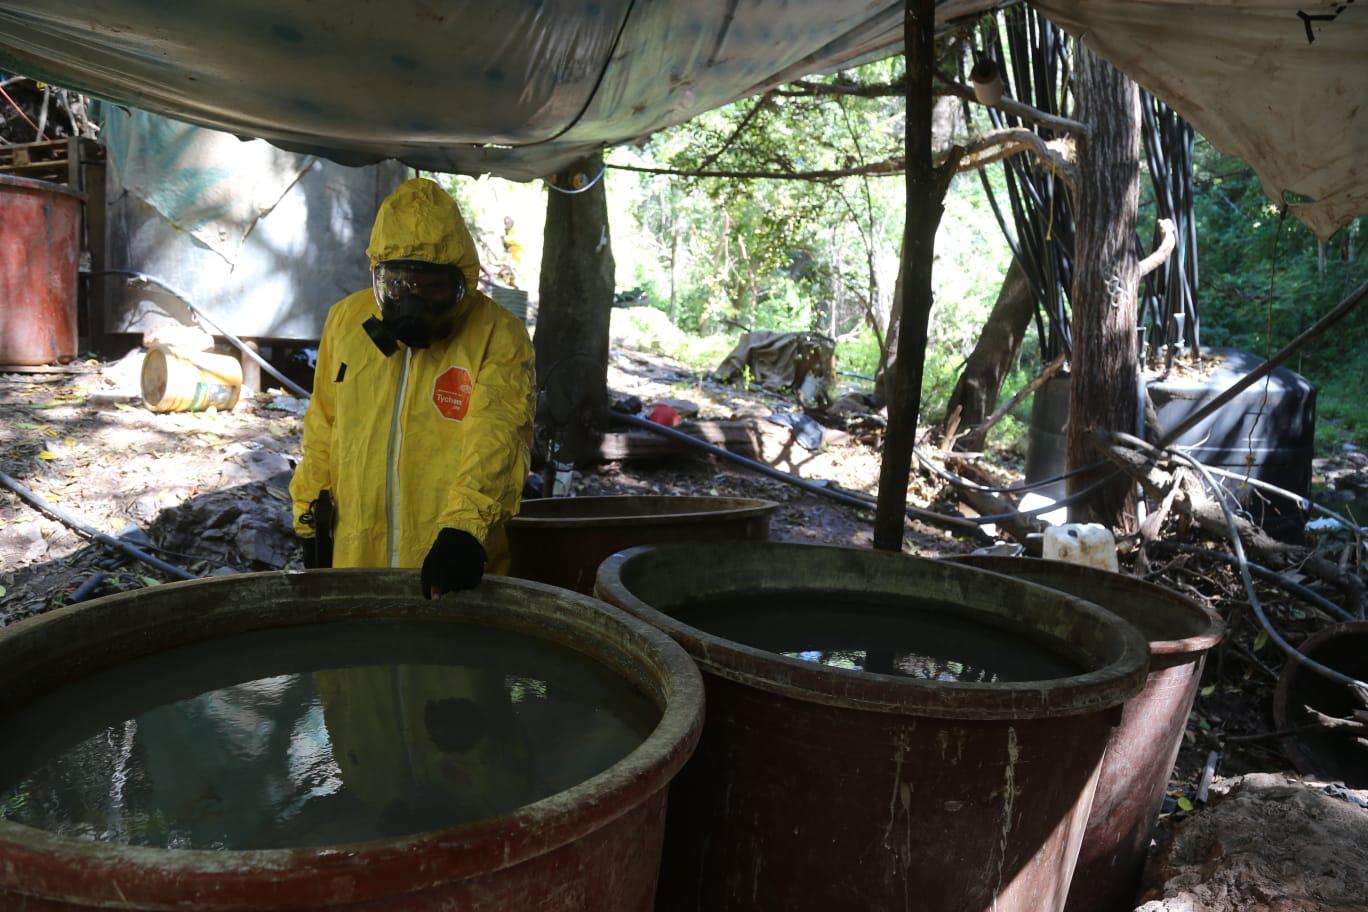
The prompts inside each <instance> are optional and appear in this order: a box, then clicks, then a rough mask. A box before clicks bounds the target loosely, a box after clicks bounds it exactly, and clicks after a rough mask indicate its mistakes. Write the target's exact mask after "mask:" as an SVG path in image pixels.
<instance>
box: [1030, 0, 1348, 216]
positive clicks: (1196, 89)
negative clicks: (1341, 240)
mask: <svg viewBox="0 0 1368 912" xmlns="http://www.w3.org/2000/svg"><path fill="white" fill-rule="evenodd" d="M1035 5H1036V6H1037V7H1038V8H1039V9H1040V10H1041V11H1042V12H1043V13H1045V15H1047V16H1049V17H1050V18H1051V19H1052V20H1054V21H1055V22H1056V23H1057V24H1059V25H1060V26H1062V27H1064V28H1065V29H1066V30H1068V31H1069V32H1070V33H1071V34H1073V35H1074V37H1076V38H1080V39H1081V40H1082V41H1083V43H1084V44H1085V45H1086V46H1088V47H1089V48H1091V49H1092V50H1093V51H1095V52H1096V53H1098V54H1099V55H1100V56H1102V57H1104V58H1106V59H1107V60H1108V61H1110V62H1111V63H1112V64H1113V65H1114V66H1116V67H1117V69H1119V70H1121V71H1122V72H1124V73H1126V74H1128V75H1129V76H1130V77H1131V78H1132V79H1134V80H1135V81H1136V82H1138V83H1140V84H1141V85H1143V86H1144V87H1145V88H1147V89H1149V90H1150V91H1151V92H1152V93H1154V94H1155V95H1156V96H1158V97H1159V98H1162V99H1163V100H1164V101H1166V102H1168V104H1169V105H1170V106H1171V107H1172V108H1173V109H1174V110H1175V111H1177V112H1178V113H1179V114H1181V115H1182V116H1183V117H1184V118H1186V119H1187V120H1188V122H1189V123H1191V124H1192V125H1193V127H1194V128H1196V130H1197V132H1199V133H1201V134H1202V135H1203V136H1205V137H1206V138H1207V139H1208V140H1210V141H1211V143H1212V145H1214V146H1216V147H1217V148H1218V149H1220V150H1222V151H1223V152H1227V153H1230V154H1232V155H1238V156H1239V157H1240V158H1242V159H1244V160H1245V161H1246V162H1248V163H1249V164H1250V166H1251V167H1253V168H1254V170H1255V171H1256V172H1257V173H1258V175H1259V179H1260V180H1261V181H1262V182H1263V186H1264V191H1265V192H1266V193H1267V194H1268V195H1269V196H1270V197H1272V198H1273V199H1274V200H1277V201H1279V202H1286V203H1287V204H1288V209H1289V211H1290V212H1292V213H1293V214H1294V215H1296V216H1297V217H1298V218H1300V219H1301V220H1302V221H1303V222H1305V223H1306V224H1307V225H1308V226H1309V227H1310V228H1311V229H1312V230H1313V231H1315V232H1316V234H1318V235H1319V236H1320V237H1322V238H1325V237H1328V236H1329V235H1331V234H1333V233H1334V232H1335V231H1336V229H1338V228H1340V227H1342V226H1343V225H1345V224H1348V222H1349V221H1350V220H1351V219H1353V218H1354V217H1355V216H1358V215H1363V214H1365V213H1368V0H1359V2H1354V0H1205V2H1179V0H1089V2H1087V3H1079V2H1077V0H1037V2H1036V4H1035Z"/></svg>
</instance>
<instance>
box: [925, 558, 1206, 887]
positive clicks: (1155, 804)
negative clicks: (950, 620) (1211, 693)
mask: <svg viewBox="0 0 1368 912" xmlns="http://www.w3.org/2000/svg"><path fill="white" fill-rule="evenodd" d="M952 560H953V561H954V562H955V563H959V564H967V565H969V566H971V567H978V568H979V569H981V570H990V571H992V572H994V573H1001V574H1004V575H1005V576H1010V577H1014V578H1016V579H1022V580H1026V581H1027V582H1031V583H1036V584H1037V585H1040V586H1048V587H1049V588H1051V589H1057V590H1059V591H1060V592H1064V593H1067V594H1069V595H1072V596H1076V597H1077V598H1081V599H1087V600H1088V601H1090V602H1092V603H1094V604H1096V605H1098V606H1100V607H1102V608H1105V609H1106V610H1108V611H1110V612H1112V613H1113V614H1116V615H1118V616H1119V617H1121V618H1122V619H1123V620H1125V621H1127V622H1129V623H1131V624H1133V625H1134V626H1135V627H1136V628H1137V629H1139V631H1140V632H1141V634H1143V635H1144V637H1145V639H1146V640H1147V641H1148V643H1149V652H1150V666H1149V677H1148V678H1146V680H1145V689H1144V690H1142V691H1141V692H1140V693H1138V694H1136V695H1135V696H1134V697H1132V698H1131V699H1130V700H1128V701H1127V702H1126V705H1125V707H1124V708H1123V709H1122V711H1121V724H1120V725H1119V726H1118V727H1117V729H1116V731H1115V732H1114V733H1113V734H1112V738H1111V743H1110V744H1108V745H1107V758H1106V760H1105V761H1103V763H1102V773H1101V775H1100V776H1099V777H1098V781H1097V794H1096V796H1095V797H1094V798H1093V806H1092V813H1091V814H1089V816H1088V827H1087V829H1086V830H1085V831H1084V833H1083V846H1082V848H1081V849H1079V853H1078V867H1077V868H1075V869H1074V876H1073V884H1072V885H1071V886H1070V888H1069V901H1068V904H1067V905H1066V906H1065V909H1066V912H1129V910H1130V909H1133V908H1134V907H1135V894H1136V892H1137V890H1138V889H1139V886H1140V874H1141V871H1142V869H1143V868H1144V864H1145V855H1146V852H1147V851H1148V849H1149V842H1150V832H1151V831H1152V830H1153V829H1154V824H1155V821H1156V820H1157V819H1158V817H1159V811H1160V808H1161V807H1162V806H1163V803H1164V792H1165V790H1166V789H1167V788H1168V781H1169V774H1170V773H1171V772H1172V770H1173V762H1174V760H1175V759H1176V758H1177V757H1178V749H1179V748H1180V747H1181V746H1182V743H1183V731H1184V729H1185V728H1186V727H1187V718H1188V713H1190V712H1191V711H1192V702H1193V700H1194V699H1196V697H1197V686H1198V684H1199V683H1201V680H1202V666H1203V665H1204V664H1205V662H1206V654H1207V652H1208V651H1209V650H1211V649H1212V648H1213V647H1214V646H1216V644H1218V643H1220V642H1221V638H1222V637H1224V636H1225V622H1224V621H1222V620H1221V618H1220V616H1219V615H1217V614H1216V613H1215V612H1213V611H1211V610H1210V609H1208V608H1204V607H1202V606H1201V605H1198V604H1197V603H1196V602H1193V601H1192V600H1190V599H1186V598H1184V597H1183V596H1181V595H1179V594H1178V593H1176V592H1174V591H1173V590H1171V589H1166V588H1164V587H1163V586H1156V585H1154V584H1153V583H1147V582H1145V581H1144V580H1139V579H1135V578H1134V577H1129V576H1123V575H1121V574H1119V573H1108V572H1107V571H1105V570H1097V569H1094V568H1092V567H1081V566H1078V565H1076V564H1066V563H1064V562H1062V561H1046V560H1033V559H1031V558H1019V557H989V556H964V557H955V558H952Z"/></svg>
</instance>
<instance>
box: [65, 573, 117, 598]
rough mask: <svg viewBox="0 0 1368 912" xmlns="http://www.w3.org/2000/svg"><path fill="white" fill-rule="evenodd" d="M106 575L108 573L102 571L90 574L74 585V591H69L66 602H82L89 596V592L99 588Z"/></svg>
mask: <svg viewBox="0 0 1368 912" xmlns="http://www.w3.org/2000/svg"><path fill="white" fill-rule="evenodd" d="M108 575H109V574H107V573H104V572H100V573H93V574H91V575H90V576H89V577H87V578H86V579H85V581H84V582H82V583H81V585H79V586H77V587H76V590H75V591H74V592H72V593H71V598H70V599H68V600H67V601H68V604H71V605H74V604H76V603H77V602H84V601H85V600H86V599H88V598H90V596H91V594H92V593H93V592H94V591H95V590H96V589H97V588H99V585H100V583H103V582H104V581H105V577H106V576H108Z"/></svg>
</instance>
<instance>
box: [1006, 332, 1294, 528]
mask: <svg viewBox="0 0 1368 912" xmlns="http://www.w3.org/2000/svg"><path fill="white" fill-rule="evenodd" d="M1262 363H1263V359H1262V358H1259V357H1257V356H1255V355H1251V354H1249V353H1248V352H1243V351H1240V350H1238V349H1233V348H1210V349H1203V351H1202V368H1203V370H1202V372H1201V373H1196V372H1193V371H1191V370H1185V371H1183V372H1181V373H1179V372H1175V373H1174V374H1173V375H1171V376H1170V377H1168V378H1167V379H1159V378H1157V377H1154V376H1153V375H1152V374H1147V375H1146V378H1145V383H1146V388H1147V389H1148V390H1149V396H1150V399H1151V400H1152V401H1153V403H1154V407H1155V410H1156V414H1157V416H1158V419H1159V428H1160V431H1161V433H1162V432H1164V431H1167V429H1169V428H1173V427H1177V426H1178V424H1179V423H1181V422H1182V421H1183V420H1184V419H1185V418H1187V417H1188V416H1189V415H1191V414H1193V413H1194V412H1196V411H1197V410H1198V409H1200V408H1203V407H1204V406H1206V404H1207V403H1208V402H1210V401H1211V400H1212V399H1215V398H1216V397H1217V396H1219V395H1220V394H1221V393H1223V392H1225V390H1226V389H1228V388H1229V387H1231V386H1233V385H1234V384H1235V382H1236V381H1238V380H1239V379H1240V378H1241V377H1243V376H1244V375H1245V374H1248V373H1249V372H1250V371H1253V370H1254V369H1255V368H1257V367H1258V366H1259V365H1260V364H1262ZM1069 387H1070V381H1069V378H1068V377H1067V376H1064V377H1052V378H1050V380H1048V381H1047V382H1046V383H1045V385H1044V386H1042V387H1041V388H1040V389H1039V390H1037V391H1036V393H1035V397H1034V400H1033V402H1032V405H1031V423H1030V428H1029V433H1028V437H1027V445H1026V471H1025V475H1026V480H1027V481H1042V480H1044V479H1046V478H1053V477H1054V476H1056V475H1060V474H1062V473H1063V472H1064V465H1065V432H1064V427H1065V424H1066V423H1067V421H1068V418H1069ZM1315 430H1316V388H1315V387H1314V386H1312V385H1311V383H1310V382H1309V381H1308V380H1307V379H1306V378H1305V377H1303V376H1301V375H1300V374H1298V373H1296V372H1295V371H1292V370H1289V369H1288V368H1286V367H1279V368H1277V369H1276V370H1274V371H1273V372H1272V373H1270V374H1269V375H1268V377H1267V379H1266V380H1261V381H1259V382H1258V383H1255V384H1254V385H1253V386H1251V387H1249V388H1248V389H1246V390H1245V391H1244V392H1242V393H1240V395H1238V396H1236V397H1235V398H1234V399H1232V400H1231V401H1230V402H1227V403H1226V404H1225V405H1224V406H1222V407H1221V408H1219V409H1217V410H1216V412H1215V413H1213V414H1211V415H1209V416H1207V417H1206V418H1204V419H1203V420H1202V421H1200V422H1198V423H1197V424H1196V425H1194V426H1193V427H1191V428H1189V429H1188V430H1186V431H1184V432H1183V433H1182V434H1180V435H1178V439H1177V440H1175V441H1173V446H1175V447H1180V448H1183V449H1184V450H1185V451H1186V452H1187V453H1189V454H1190V455H1191V456H1192V457H1193V458H1194V459H1196V460H1198V461H1199V462H1202V463H1204V464H1206V465H1208V466H1211V467H1213V468H1218V469H1225V470H1227V471H1231V472H1237V473H1239V474H1241V475H1245V474H1247V475H1248V476H1249V477H1251V478H1254V479H1256V480H1258V481H1265V482H1268V483H1269V484H1272V485H1276V486H1278V487H1280V488H1284V489H1286V490H1288V491H1292V492H1293V493H1295V494H1300V495H1302V496H1303V497H1305V496H1306V495H1307V493H1308V492H1309V490H1310V487H1311V459H1312V456H1313V455H1314V454H1315ZM1221 483H1222V484H1223V485H1225V487H1226V488H1228V489H1229V490H1231V491H1233V492H1235V493H1236V495H1237V496H1239V497H1240V499H1241V500H1242V501H1243V502H1244V503H1245V505H1246V507H1247V508H1248V509H1249V510H1250V512H1251V513H1252V514H1253V515H1254V518H1255V519H1256V520H1257V521H1259V522H1260V523H1261V524H1263V525H1264V526H1265V527H1266V528H1267V529H1268V531H1269V532H1270V534H1273V535H1275V536H1279V537H1281V538H1284V539H1295V538H1297V537H1299V536H1300V535H1301V520H1302V514H1301V510H1300V508H1299V507H1298V506H1297V504H1296V503H1295V502H1294V501H1292V500H1289V499H1288V498H1286V497H1283V496H1281V495H1277V494H1266V493H1263V492H1259V493H1258V494H1255V493H1254V492H1253V491H1252V489H1251V487H1250V486H1248V485H1242V484H1241V483H1240V481H1239V480H1238V479H1228V478H1227V479H1222V480H1221ZM1037 490H1038V491H1039V492H1040V493H1041V494H1044V495H1045V496H1047V497H1052V498H1059V497H1062V496H1063V494H1064V482H1063V481H1056V482H1052V483H1051V484H1049V485H1045V486H1042V487H1040V488H1038V489H1037Z"/></svg>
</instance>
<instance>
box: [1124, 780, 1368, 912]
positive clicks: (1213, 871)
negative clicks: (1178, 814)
mask: <svg viewBox="0 0 1368 912" xmlns="http://www.w3.org/2000/svg"><path fill="white" fill-rule="evenodd" d="M1223 785H1225V786H1226V791H1225V794H1223V795H1218V796H1217V797H1216V798H1215V799H1214V800H1213V801H1212V803H1211V804H1210V805H1208V806H1207V808H1206V809H1205V810H1203V811H1201V812H1199V813H1197V814H1194V815H1192V816H1190V817H1188V818H1187V819H1186V820H1183V821H1182V822H1180V823H1178V824H1177V825H1176V827H1175V829H1174V832H1173V838H1172V839H1171V840H1170V841H1169V842H1168V843H1167V845H1165V846H1164V847H1163V848H1162V849H1161V850H1160V851H1159V852H1158V853H1157V854H1156V855H1155V856H1154V857H1152V858H1151V859H1150V860H1149V863H1148V864H1147V866H1146V868H1145V877H1144V892H1143V893H1142V895H1141V897H1140V898H1141V899H1142V900H1144V902H1143V904H1142V905H1140V906H1139V907H1138V908H1137V910H1136V912H1254V910H1259V912H1368V810H1364V809H1363V808H1361V807H1359V806H1358V805H1357V804H1356V803H1353V802H1350V801H1346V800H1341V799H1338V798H1335V797H1332V796H1331V795H1330V794H1327V792H1326V790H1325V788H1324V787H1322V786H1317V785H1313V784H1311V783H1308V782H1305V781H1302V780H1299V779H1292V778H1289V777H1287V776H1283V775H1279V774H1277V773H1253V774H1250V775H1248V776H1243V777H1240V778H1238V779H1234V780H1227V782H1226V783H1223Z"/></svg>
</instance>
